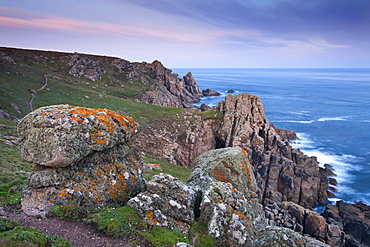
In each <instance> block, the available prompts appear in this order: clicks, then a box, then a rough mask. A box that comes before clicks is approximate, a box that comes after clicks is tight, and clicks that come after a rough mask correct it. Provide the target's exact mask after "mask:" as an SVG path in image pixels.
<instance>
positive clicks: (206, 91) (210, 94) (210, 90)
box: [202, 88, 221, 97]
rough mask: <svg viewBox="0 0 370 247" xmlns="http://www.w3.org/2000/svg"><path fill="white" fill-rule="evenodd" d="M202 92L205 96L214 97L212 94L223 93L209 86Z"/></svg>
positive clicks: (218, 94)
mask: <svg viewBox="0 0 370 247" xmlns="http://www.w3.org/2000/svg"><path fill="white" fill-rule="evenodd" d="M202 94H203V96H204V97H212V96H220V95H221V94H220V93H219V92H217V91H216V90H213V89H210V88H207V89H205V90H203V91H202Z"/></svg>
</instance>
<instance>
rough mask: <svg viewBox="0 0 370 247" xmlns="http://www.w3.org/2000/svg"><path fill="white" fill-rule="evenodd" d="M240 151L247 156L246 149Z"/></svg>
mask: <svg viewBox="0 0 370 247" xmlns="http://www.w3.org/2000/svg"><path fill="white" fill-rule="evenodd" d="M240 151H241V152H242V154H244V155H245V156H247V151H245V150H244V149H242V148H241V149H240Z"/></svg>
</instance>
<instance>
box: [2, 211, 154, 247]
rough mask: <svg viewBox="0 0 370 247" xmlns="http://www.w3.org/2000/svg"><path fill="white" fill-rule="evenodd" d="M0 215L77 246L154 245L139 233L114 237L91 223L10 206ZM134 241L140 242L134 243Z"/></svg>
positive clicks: (123, 246) (144, 246)
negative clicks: (39, 216)
mask: <svg viewBox="0 0 370 247" xmlns="http://www.w3.org/2000/svg"><path fill="white" fill-rule="evenodd" d="M0 217H4V218H8V219H11V220H14V221H17V222H19V223H20V224H21V225H23V226H26V227H34V228H36V229H37V230H38V231H39V232H42V233H47V234H49V235H53V236H58V237H62V238H65V239H68V240H69V241H70V242H71V244H72V245H73V246H75V247H111V246H114V247H116V246H117V247H118V246H122V247H126V246H130V247H131V246H142V247H147V246H148V247H149V246H152V245H150V244H149V243H146V241H145V240H143V238H142V237H141V236H139V235H138V236H136V237H133V238H129V239H128V238H113V237H109V236H107V235H104V234H102V233H101V232H99V231H97V230H96V228H95V227H94V225H93V224H90V223H86V222H83V221H68V220H60V219H58V218H56V217H53V218H46V219H36V218H35V217H32V216H28V215H26V214H25V213H23V212H21V213H16V212H14V211H13V210H12V209H11V208H10V207H0ZM134 241H135V243H138V244H132V242H134Z"/></svg>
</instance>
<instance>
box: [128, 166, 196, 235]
mask: <svg viewBox="0 0 370 247" xmlns="http://www.w3.org/2000/svg"><path fill="white" fill-rule="evenodd" d="M196 199H197V194H196V192H195V191H194V190H193V189H192V188H191V187H189V186H187V185H186V184H185V183H183V182H181V181H179V180H178V179H177V178H175V177H173V176H171V175H168V174H163V173H161V174H158V175H155V176H154V177H153V178H152V179H151V180H150V181H149V182H148V183H147V191H145V192H142V193H140V194H139V195H137V196H136V197H134V198H132V199H130V201H128V203H127V205H128V206H131V207H133V208H135V209H136V211H137V213H138V215H139V216H140V218H141V219H142V220H144V221H146V222H148V223H149V224H152V225H160V226H163V227H166V228H168V229H174V230H179V231H182V232H183V233H188V231H189V227H190V225H191V224H192V223H193V221H194V205H195V202H196Z"/></svg>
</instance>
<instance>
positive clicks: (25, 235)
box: [0, 223, 72, 247]
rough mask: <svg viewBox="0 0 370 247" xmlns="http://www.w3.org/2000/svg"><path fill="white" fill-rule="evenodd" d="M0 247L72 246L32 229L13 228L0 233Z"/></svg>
mask: <svg viewBox="0 0 370 247" xmlns="http://www.w3.org/2000/svg"><path fill="white" fill-rule="evenodd" d="M8 224H9V223H8ZM10 224H11V223H10ZM15 224H16V223H14V225H15ZM0 246H1V247H2V246H4V247H5V246H7V247H23V246H28V247H30V246H35V247H49V246H50V247H72V244H71V243H70V242H69V241H68V240H66V239H63V238H60V237H56V236H51V235H48V234H45V233H40V232H38V231H37V230H36V229H35V228H33V227H24V226H15V227H14V228H13V229H11V230H8V231H4V232H1V233H0Z"/></svg>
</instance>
